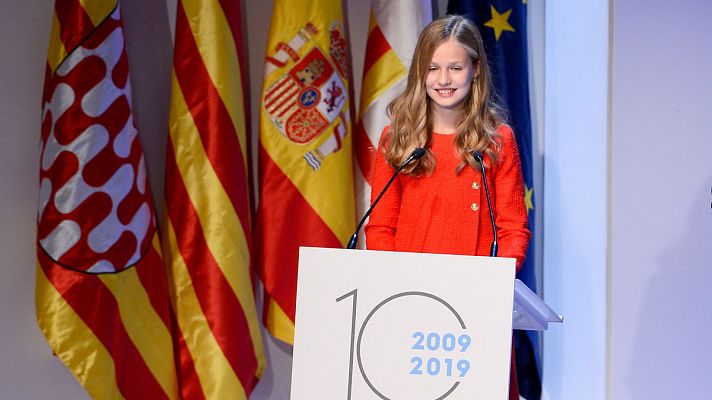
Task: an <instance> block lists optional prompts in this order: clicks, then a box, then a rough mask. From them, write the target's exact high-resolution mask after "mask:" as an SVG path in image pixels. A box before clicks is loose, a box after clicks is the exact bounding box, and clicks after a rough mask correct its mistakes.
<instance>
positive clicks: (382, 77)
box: [354, 0, 433, 245]
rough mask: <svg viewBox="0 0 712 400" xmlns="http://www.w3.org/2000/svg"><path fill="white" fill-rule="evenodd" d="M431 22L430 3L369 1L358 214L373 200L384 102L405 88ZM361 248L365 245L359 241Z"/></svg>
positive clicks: (358, 141) (357, 147) (357, 141)
mask: <svg viewBox="0 0 712 400" xmlns="http://www.w3.org/2000/svg"><path fill="white" fill-rule="evenodd" d="M432 19H433V15H432V4H431V2H430V1H429V0H373V2H372V3H371V18H370V23H369V27H368V40H367V42H366V57H365V60H364V66H363V84H362V86H361V100H360V106H359V117H358V122H357V124H356V127H355V129H354V153H355V156H356V160H357V164H358V168H356V170H355V174H354V175H355V187H356V205H357V209H358V214H359V215H362V214H363V213H364V212H365V211H366V210H367V209H368V207H369V202H370V199H371V185H370V184H369V180H370V177H371V167H372V166H373V162H374V157H375V151H376V150H375V149H376V148H377V147H378V141H379V140H380V137H381V132H382V131H383V128H384V127H385V126H386V125H388V123H389V120H388V116H387V114H386V108H387V107H388V103H390V101H391V100H392V99H393V98H394V97H395V96H397V95H398V94H400V93H401V92H402V91H403V90H404V89H405V85H406V81H407V76H408V69H409V68H410V61H411V59H412V58H413V51H414V50H415V43H416V42H417V41H418V35H420V31H421V30H423V28H424V27H425V25H427V24H428V23H429V22H430V21H431V20H432ZM361 244H362V245H364V244H365V243H364V242H363V241H361Z"/></svg>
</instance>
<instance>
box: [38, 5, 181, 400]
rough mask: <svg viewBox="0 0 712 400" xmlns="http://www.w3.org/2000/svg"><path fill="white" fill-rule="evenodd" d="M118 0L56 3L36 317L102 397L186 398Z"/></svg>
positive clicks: (45, 113) (45, 109) (45, 111)
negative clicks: (179, 375)
mask: <svg viewBox="0 0 712 400" xmlns="http://www.w3.org/2000/svg"><path fill="white" fill-rule="evenodd" d="M124 42H125V40H124V30H123V26H122V21H121V12H120V9H119V3H118V1H116V0H113V1H99V0H97V1H91V2H80V1H78V0H57V1H56V3H55V13H54V17H53V19H52V36H51V38H50V46H49V55H48V59H47V67H46V76H45V86H44V93H43V98H42V137H41V142H40V143H41V147H40V198H39V210H38V216H37V257H38V268H37V285H36V311H37V320H38V322H39V326H40V329H41V330H42V333H43V334H44V335H45V337H46V338H47V341H48V342H49V344H50V347H51V348H52V351H53V352H54V353H55V354H56V355H57V356H58V357H59V358H60V359H61V360H62V362H64V364H65V365H66V366H67V368H69V370H70V371H71V372H72V373H73V374H74V376H75V377H76V378H77V380H79V382H80V383H81V384H82V385H83V386H84V387H85V389H86V390H87V392H88V393H89V395H91V396H92V397H93V398H95V399H120V398H126V399H147V398H150V399H175V398H178V388H177V380H176V369H175V363H174V356H173V343H172V339H171V328H170V327H171V316H170V306H169V302H168V290H167V287H166V275H165V270H164V266H163V260H162V258H161V249H160V245H159V243H158V236H157V233H156V222H155V215H154V208H153V200H152V199H151V192H150V190H149V187H148V180H147V176H146V164H145V160H144V156H143V151H142V149H141V142H140V140H139V137H138V132H137V130H136V127H135V124H134V120H133V117H132V106H131V90H130V81H129V70H128V60H127V56H126V50H125V47H124Z"/></svg>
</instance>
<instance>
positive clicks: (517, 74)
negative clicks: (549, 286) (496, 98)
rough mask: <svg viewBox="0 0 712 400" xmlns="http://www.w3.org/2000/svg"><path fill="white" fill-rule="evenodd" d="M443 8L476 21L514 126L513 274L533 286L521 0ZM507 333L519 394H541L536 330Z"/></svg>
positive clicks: (483, 0)
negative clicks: (524, 222)
mask: <svg viewBox="0 0 712 400" xmlns="http://www.w3.org/2000/svg"><path fill="white" fill-rule="evenodd" d="M447 12H448V14H461V15H464V16H466V17H468V18H469V19H471V20H472V21H474V22H475V23H476V24H477V26H478V28H479V29H480V32H481V33H482V39H483V40H484V43H485V51H486V52H487V57H488V59H489V63H490V68H491V69H492V75H493V80H494V85H495V88H496V91H497V93H498V94H499V95H500V97H501V98H502V100H503V102H504V104H505V106H506V108H507V109H508V110H509V117H510V118H509V119H510V121H509V122H510V124H511V126H512V128H513V129H514V134H515V137H516V140H517V146H518V147H519V156H520V158H521V162H522V174H523V176H524V196H525V203H526V206H527V212H528V214H529V229H530V230H531V231H532V240H531V241H530V242H529V250H528V251H527V258H526V261H525V262H524V265H523V266H522V268H521V270H520V271H519V273H518V274H517V278H519V279H521V280H522V282H524V283H525V284H526V285H527V286H529V288H531V289H532V290H534V291H536V290H537V285H536V267H535V261H536V260H535V254H534V250H535V247H536V246H535V244H534V237H535V236H534V235H533V233H534V229H535V226H534V220H535V215H534V212H535V208H534V181H533V178H532V134H531V118H530V111H529V75H528V54H527V5H526V1H520V0H450V2H449V3H448V8H447ZM513 336H514V347H515V350H514V353H515V355H516V365H517V377H518V381H519V392H520V395H521V396H523V397H524V398H526V399H528V400H535V399H536V400H538V399H539V398H540V397H541V363H540V357H539V337H538V334H537V333H536V332H533V331H514V333H513Z"/></svg>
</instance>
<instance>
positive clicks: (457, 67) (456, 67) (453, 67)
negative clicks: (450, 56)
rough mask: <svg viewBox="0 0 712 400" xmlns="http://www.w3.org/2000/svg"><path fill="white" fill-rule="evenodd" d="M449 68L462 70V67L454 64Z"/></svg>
mask: <svg viewBox="0 0 712 400" xmlns="http://www.w3.org/2000/svg"><path fill="white" fill-rule="evenodd" d="M450 69H451V70H453V71H461V70H462V67H461V66H459V65H455V66H452V67H451V68H450Z"/></svg>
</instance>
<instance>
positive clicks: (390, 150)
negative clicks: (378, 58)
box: [383, 15, 504, 175]
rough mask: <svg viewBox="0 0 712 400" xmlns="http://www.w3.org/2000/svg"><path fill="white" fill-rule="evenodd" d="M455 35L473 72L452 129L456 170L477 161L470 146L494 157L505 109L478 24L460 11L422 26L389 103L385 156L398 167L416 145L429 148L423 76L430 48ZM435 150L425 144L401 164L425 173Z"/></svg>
mask: <svg viewBox="0 0 712 400" xmlns="http://www.w3.org/2000/svg"><path fill="white" fill-rule="evenodd" d="M450 39H455V40H456V41H457V42H458V43H459V44H460V45H461V46H462V47H463V48H464V49H465V51H466V52H467V54H468V55H469V56H470V57H471V59H472V65H473V66H474V67H475V77H474V79H473V80H472V86H471V88H470V92H469V94H468V96H467V97H466V98H465V100H464V102H463V104H462V119H461V121H460V123H459V124H458V126H457V129H456V131H455V133H454V134H455V140H454V144H455V148H456V150H457V152H458V154H459V155H460V156H461V158H462V163H460V165H459V166H458V168H457V171H456V172H458V173H459V172H460V171H461V170H462V169H463V168H464V167H465V165H468V164H469V165H471V166H473V167H478V163H477V161H476V160H475V158H474V157H473V155H472V153H473V152H474V151H481V152H482V153H483V154H485V153H486V154H487V155H488V156H489V158H490V160H492V161H493V162H496V160H497V152H498V150H499V148H500V142H499V135H498V134H497V128H498V126H499V125H500V124H502V123H503V122H504V111H503V109H502V107H501V106H499V105H498V103H497V100H496V95H495V93H494V90H493V88H492V78H491V74H490V71H489V66H488V64H487V57H486V55H485V50H484V45H483V43H482V36H481V35H480V32H479V30H478V29H477V27H476V26H475V25H474V24H473V23H472V22H470V21H469V20H468V19H466V18H464V17H462V16H459V15H446V16H443V17H441V18H438V19H436V20H434V21H433V22H431V23H430V24H429V25H428V26H426V27H425V29H423V32H421V34H420V37H419V38H418V43H417V44H416V46H415V54H414V56H413V61H412V62H411V65H410V71H409V72H408V83H407V85H406V89H405V91H404V92H403V93H401V94H400V95H399V96H397V97H396V98H395V99H393V101H391V103H390V104H389V105H388V116H389V117H390V120H391V129H390V130H389V131H388V132H387V133H386V135H385V137H384V138H383V140H384V144H385V146H383V148H384V156H385V158H386V160H387V161H388V163H389V164H390V165H391V166H393V167H394V168H398V167H399V166H400V165H401V164H402V163H403V162H404V161H405V160H406V159H407V158H408V156H410V154H411V153H412V152H413V150H414V149H415V148H416V147H423V148H425V149H429V148H430V145H431V142H432V128H433V126H432V115H431V114H432V111H431V106H430V102H431V100H430V98H429V97H428V95H427V92H426V88H425V79H426V77H427V73H428V68H429V67H430V64H431V62H432V58H433V54H434V53H435V50H436V49H437V47H438V46H440V45H441V44H442V43H444V42H446V41H448V40H450ZM435 161H436V160H435V155H434V154H433V153H432V151H431V150H428V151H427V152H426V154H425V156H423V157H422V158H421V159H420V160H417V161H416V162H413V163H411V164H409V165H408V166H407V167H406V168H404V169H403V171H404V172H406V173H409V174H412V175H422V174H428V173H431V172H432V171H433V168H435Z"/></svg>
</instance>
